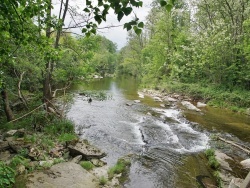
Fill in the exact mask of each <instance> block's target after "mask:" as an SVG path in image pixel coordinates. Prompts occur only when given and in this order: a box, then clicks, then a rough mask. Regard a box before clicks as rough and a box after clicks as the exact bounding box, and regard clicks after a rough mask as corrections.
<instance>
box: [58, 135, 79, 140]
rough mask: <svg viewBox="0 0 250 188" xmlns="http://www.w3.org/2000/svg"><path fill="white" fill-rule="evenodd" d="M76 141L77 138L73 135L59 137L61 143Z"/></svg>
mask: <svg viewBox="0 0 250 188" xmlns="http://www.w3.org/2000/svg"><path fill="white" fill-rule="evenodd" d="M76 139H77V136H76V135H75V134H73V133H64V134H61V135H60V136H59V137H58V140H59V141H60V142H69V141H73V140H76Z"/></svg>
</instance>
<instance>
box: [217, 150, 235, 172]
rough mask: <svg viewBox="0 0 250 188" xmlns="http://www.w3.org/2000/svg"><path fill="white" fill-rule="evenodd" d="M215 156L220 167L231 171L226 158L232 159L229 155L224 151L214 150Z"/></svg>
mask: <svg viewBox="0 0 250 188" xmlns="http://www.w3.org/2000/svg"><path fill="white" fill-rule="evenodd" d="M215 158H216V160H217V161H218V162H219V163H220V167H221V168H222V169H224V170H228V171H232V169H231V168H230V166H229V163H228V162H227V161H226V160H232V161H233V159H232V158H231V157H229V156H227V155H226V154H225V153H221V152H219V151H217V150H216V151H215Z"/></svg>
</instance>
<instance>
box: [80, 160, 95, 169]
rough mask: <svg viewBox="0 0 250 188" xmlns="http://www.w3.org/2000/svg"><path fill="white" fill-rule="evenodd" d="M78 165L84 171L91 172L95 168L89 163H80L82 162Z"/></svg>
mask: <svg viewBox="0 0 250 188" xmlns="http://www.w3.org/2000/svg"><path fill="white" fill-rule="evenodd" d="M80 165H81V166H82V167H83V168H84V169H85V170H92V169H93V168H94V167H95V166H94V165H93V164H92V163H91V162H90V161H82V162H80Z"/></svg>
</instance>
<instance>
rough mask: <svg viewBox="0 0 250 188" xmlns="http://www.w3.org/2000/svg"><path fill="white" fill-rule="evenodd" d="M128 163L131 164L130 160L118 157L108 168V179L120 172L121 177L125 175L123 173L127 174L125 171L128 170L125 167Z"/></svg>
mask: <svg viewBox="0 0 250 188" xmlns="http://www.w3.org/2000/svg"><path fill="white" fill-rule="evenodd" d="M130 165H131V163H130V161H127V160H125V159H119V160H118V161H117V163H116V164H115V165H114V166H113V167H111V168H110V169H109V170H108V176H109V179H112V178H113V177H114V175H115V174H120V173H122V174H123V177H125V174H127V171H128V168H127V167H128V166H130ZM121 177H122V176H121ZM124 181H125V179H122V180H121V179H120V182H124Z"/></svg>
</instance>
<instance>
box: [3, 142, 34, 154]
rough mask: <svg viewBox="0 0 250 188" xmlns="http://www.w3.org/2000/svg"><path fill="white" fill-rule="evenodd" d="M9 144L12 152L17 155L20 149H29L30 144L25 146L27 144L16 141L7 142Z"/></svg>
mask: <svg viewBox="0 0 250 188" xmlns="http://www.w3.org/2000/svg"><path fill="white" fill-rule="evenodd" d="M8 143H9V146H10V148H11V149H12V150H13V151H14V152H16V153H18V152H19V151H21V150H22V149H24V148H29V147H30V146H31V144H27V143H25V142H24V141H22V140H21V141H18V140H16V141H11V142H8Z"/></svg>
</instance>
